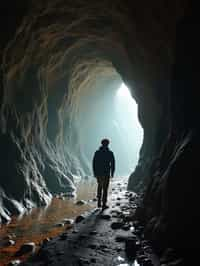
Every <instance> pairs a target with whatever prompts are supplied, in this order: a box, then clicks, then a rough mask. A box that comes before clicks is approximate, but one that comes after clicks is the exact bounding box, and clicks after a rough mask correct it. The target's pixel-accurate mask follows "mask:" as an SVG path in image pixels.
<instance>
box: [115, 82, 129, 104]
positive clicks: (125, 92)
mask: <svg viewBox="0 0 200 266" xmlns="http://www.w3.org/2000/svg"><path fill="white" fill-rule="evenodd" d="M117 96H118V97H122V98H124V99H127V100H128V99H130V98H131V97H132V96H131V93H130V91H129V89H128V88H127V87H126V85H125V84H124V83H122V85H121V86H120V87H119V89H118V91H117Z"/></svg>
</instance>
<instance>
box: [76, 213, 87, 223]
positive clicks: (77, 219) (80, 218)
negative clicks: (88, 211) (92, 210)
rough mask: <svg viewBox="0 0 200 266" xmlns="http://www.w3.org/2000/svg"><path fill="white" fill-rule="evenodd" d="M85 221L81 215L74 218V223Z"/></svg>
mask: <svg viewBox="0 0 200 266" xmlns="http://www.w3.org/2000/svg"><path fill="white" fill-rule="evenodd" d="M84 219H85V217H84V216H83V215H79V216H77V217H76V219H75V223H80V222H82V221H83V220H84Z"/></svg>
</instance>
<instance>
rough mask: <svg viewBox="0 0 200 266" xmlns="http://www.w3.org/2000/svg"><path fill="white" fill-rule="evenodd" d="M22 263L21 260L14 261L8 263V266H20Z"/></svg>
mask: <svg viewBox="0 0 200 266" xmlns="http://www.w3.org/2000/svg"><path fill="white" fill-rule="evenodd" d="M20 263H21V261H20V260H12V261H11V262H9V263H8V266H18V265H20Z"/></svg>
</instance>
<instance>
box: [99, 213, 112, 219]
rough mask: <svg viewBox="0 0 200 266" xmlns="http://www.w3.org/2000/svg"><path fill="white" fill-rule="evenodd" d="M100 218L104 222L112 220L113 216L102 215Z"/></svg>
mask: <svg viewBox="0 0 200 266" xmlns="http://www.w3.org/2000/svg"><path fill="white" fill-rule="evenodd" d="M100 218H101V219H104V220H110V219H111V215H110V214H101V215H100Z"/></svg>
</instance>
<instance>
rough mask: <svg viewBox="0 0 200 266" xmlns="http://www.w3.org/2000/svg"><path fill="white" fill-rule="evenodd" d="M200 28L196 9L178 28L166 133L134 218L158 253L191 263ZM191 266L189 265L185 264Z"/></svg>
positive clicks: (195, 208)
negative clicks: (173, 252) (169, 252)
mask: <svg viewBox="0 0 200 266" xmlns="http://www.w3.org/2000/svg"><path fill="white" fill-rule="evenodd" d="M199 26H200V20H199V16H198V14H197V12H196V8H193V9H192V8H191V9H188V13H187V15H186V16H185V17H184V19H182V20H180V22H179V23H178V25H177V34H176V36H177V39H176V49H175V63H174V65H173V68H172V81H171V89H170V115H169V118H170V127H169V130H168V136H167V138H166V139H165V142H164V146H163V148H162V149H161V152H160V156H159V157H158V160H157V161H156V167H154V168H153V169H151V170H152V172H151V176H150V181H149V186H148V187H147V190H146V193H145V196H144V200H143V203H142V205H141V207H140V208H139V209H138V211H137V214H138V217H139V218H140V220H141V221H142V222H143V223H144V225H145V234H146V236H147V237H148V238H149V239H151V240H152V242H153V244H154V247H156V249H157V251H159V252H161V254H162V252H163V250H165V249H166V248H175V249H176V250H177V251H178V252H179V254H181V256H184V257H186V258H187V259H188V258H189V263H191V260H192V259H193V258H194V257H195V258H196V255H197V254H196V252H194V251H192V254H193V255H191V250H194V249H198V246H197V245H196V244H195V243H197V241H198V239H199V236H200V234H199V222H200V215H199V212H198V209H199V206H198V190H199V186H198V181H199V180H198V179H199V171H200V168H199V163H198V158H199V156H198V154H199V148H200V146H199V145H200V142H199V122H198V118H199V112H200V109H199V103H198V102H199V91H198V89H197V84H198V80H197V79H198V73H199V70H200V69H199V63H198V62H199V58H200V54H199V45H200V42H199V39H198V37H197V32H198V29H199ZM187 265H189V264H187Z"/></svg>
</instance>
